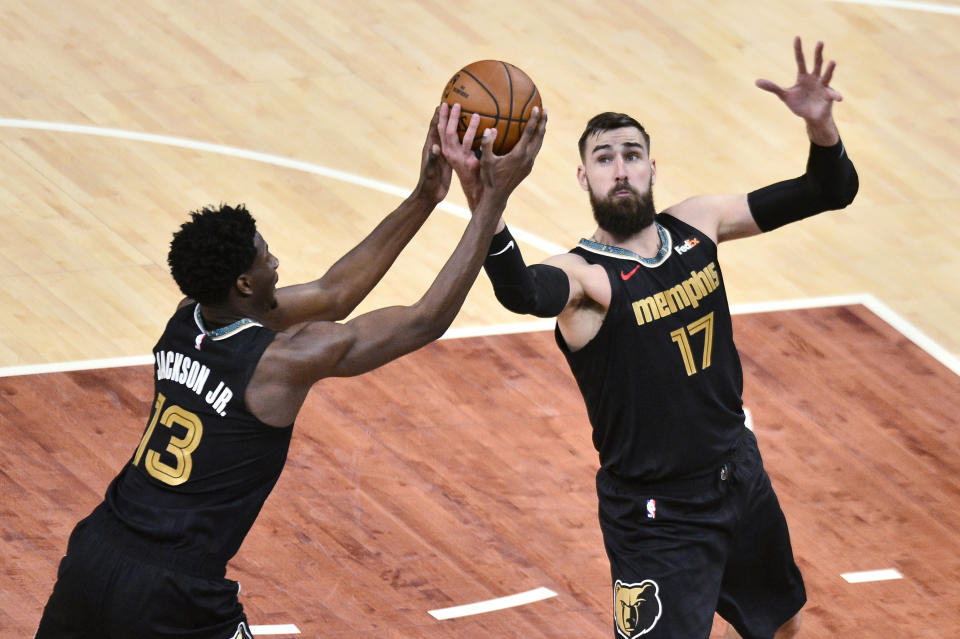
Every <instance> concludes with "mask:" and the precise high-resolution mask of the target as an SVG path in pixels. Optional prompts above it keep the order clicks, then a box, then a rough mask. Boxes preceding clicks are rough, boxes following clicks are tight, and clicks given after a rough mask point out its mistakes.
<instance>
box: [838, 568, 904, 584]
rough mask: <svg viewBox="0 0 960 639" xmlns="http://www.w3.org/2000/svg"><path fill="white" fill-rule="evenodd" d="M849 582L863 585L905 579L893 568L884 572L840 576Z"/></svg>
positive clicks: (851, 573) (867, 571) (850, 573)
mask: <svg viewBox="0 0 960 639" xmlns="http://www.w3.org/2000/svg"><path fill="white" fill-rule="evenodd" d="M840 576H841V577H843V578H844V579H846V580H847V583H851V584H862V583H868V582H871V581H890V580H891V579H903V575H901V574H900V573H899V572H898V571H896V570H894V569H893V568H885V569H883V570H864V571H863V572H845V573H843V574H842V575H840Z"/></svg>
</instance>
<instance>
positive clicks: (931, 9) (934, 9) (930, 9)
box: [832, 0, 960, 16]
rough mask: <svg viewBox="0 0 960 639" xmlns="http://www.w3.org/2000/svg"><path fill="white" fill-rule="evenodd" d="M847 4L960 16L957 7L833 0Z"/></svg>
mask: <svg viewBox="0 0 960 639" xmlns="http://www.w3.org/2000/svg"><path fill="white" fill-rule="evenodd" d="M832 1H833V2H844V3H846V4H865V5H868V6H871V7H889V8H891V9H909V10H910V11H925V12H927V13H946V14H949V15H955V16H960V7H957V6H955V5H946V4H934V3H932V2H906V1H905V0H832Z"/></svg>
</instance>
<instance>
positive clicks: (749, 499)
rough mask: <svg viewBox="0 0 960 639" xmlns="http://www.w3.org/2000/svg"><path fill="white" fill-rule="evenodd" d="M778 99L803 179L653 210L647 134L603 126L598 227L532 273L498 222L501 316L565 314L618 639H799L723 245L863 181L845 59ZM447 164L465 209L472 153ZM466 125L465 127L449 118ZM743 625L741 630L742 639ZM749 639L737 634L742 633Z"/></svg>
mask: <svg viewBox="0 0 960 639" xmlns="http://www.w3.org/2000/svg"><path fill="white" fill-rule="evenodd" d="M794 49H795V55H796V61H797V67H798V73H797V80H796V84H794V86H792V87H790V88H786V89H784V88H781V87H779V86H777V85H776V84H774V83H773V82H770V81H768V80H758V82H757V85H758V86H759V87H760V88H762V89H765V90H767V91H770V92H773V93H775V94H776V95H777V96H779V97H780V99H781V100H783V102H785V103H786V104H787V106H788V107H789V108H790V110H791V111H792V112H793V113H794V114H796V115H798V116H800V117H801V118H803V120H804V121H805V123H806V127H807V133H808V136H809V138H810V142H811V144H810V152H809V157H808V160H807V170H806V173H805V174H804V175H803V176H801V177H799V178H796V179H792V180H787V181H784V182H779V183H777V184H773V185H771V186H767V187H764V188H761V189H758V190H756V191H753V192H751V193H749V194H743V195H706V196H699V197H694V198H691V199H688V200H686V201H683V202H680V203H679V204H677V205H675V206H672V207H670V208H667V209H665V210H664V211H662V212H661V213H659V214H657V213H656V212H655V209H654V205H653V194H652V188H653V184H654V182H655V181H656V177H657V166H656V163H655V161H654V160H653V159H652V158H651V157H650V138H649V136H648V135H647V133H646V131H645V130H644V128H643V127H642V126H641V125H640V123H638V122H637V121H636V120H634V119H633V118H631V117H629V116H627V115H624V114H618V113H603V114H600V115H598V116H596V117H594V118H593V119H591V120H590V122H589V123H588V124H587V127H586V130H585V131H584V133H583V135H582V136H581V138H580V142H579V146H580V157H581V161H582V165H581V166H580V167H579V169H578V172H577V176H578V178H579V181H580V185H581V186H582V187H583V189H584V190H586V191H587V192H588V193H589V197H590V202H591V204H592V207H593V211H594V216H595V218H596V221H597V224H598V228H597V230H596V231H595V232H594V233H593V235H592V237H591V238H590V239H583V240H581V241H580V243H579V245H578V246H577V247H576V248H574V249H573V250H572V251H570V252H569V253H567V254H564V255H557V256H554V257H551V258H549V259H547V260H545V261H544V262H543V263H542V264H537V265H534V266H530V267H527V266H526V265H525V264H524V262H523V260H522V258H521V255H520V251H519V250H518V248H517V245H516V242H515V241H514V240H513V238H512V237H511V236H510V232H509V230H508V229H506V227H505V226H504V225H503V224H502V223H501V224H500V225H499V226H498V233H497V235H496V236H495V237H494V239H493V243H492V244H491V247H490V251H489V255H488V257H487V259H486V262H485V265H484V267H485V270H486V271H487V274H488V275H489V277H490V279H491V281H492V282H493V286H494V290H495V292H496V295H497V298H498V299H499V300H500V302H501V303H502V304H503V305H504V306H506V307H507V308H508V309H510V310H513V311H515V312H517V313H529V314H533V315H537V316H540V317H554V316H555V317H557V326H556V331H555V334H556V341H557V344H558V346H559V348H560V350H561V351H562V352H563V354H564V355H565V357H566V359H567V361H568V363H569V365H570V368H571V370H572V371H573V374H574V377H575V378H576V380H577V383H578V385H579V387H580V390H581V392H582V393H583V397H584V401H585V403H586V407H587V412H588V414H589V417H590V422H591V424H592V426H593V442H594V444H595V446H596V448H597V450H598V452H599V457H600V470H599V472H598V474H597V492H598V496H599V518H600V525H601V529H602V532H603V538H604V545H605V547H606V551H607V555H608V557H609V560H610V568H611V576H612V584H613V595H614V597H613V602H614V603H613V605H614V610H613V618H614V636H615V637H620V638H623V639H633V638H634V637H639V636H641V635H642V636H643V637H644V638H645V639H647V638H649V639H653V638H660V637H671V638H676V639H706V638H707V637H708V636H709V635H710V632H711V626H712V621H713V616H714V611H716V612H719V613H720V615H721V616H722V617H724V618H725V619H726V620H727V621H728V622H729V623H730V625H731V628H730V629H729V630H728V636H729V637H737V636H742V637H746V638H747V639H761V638H771V637H774V636H776V637H792V636H794V635H795V634H796V632H797V630H798V628H799V611H800V609H801V607H802V606H803V605H804V603H805V601H806V594H805V591H804V586H803V580H802V578H801V575H800V571H799V570H798V568H797V566H796V563H795V562H794V558H793V552H792V549H791V546H790V539H789V535H788V531H787V525H786V520H785V519H784V516H783V513H782V511H781V509H780V506H779V504H778V501H777V497H776V495H775V494H774V492H773V489H772V487H771V484H770V480H769V478H768V477H767V474H766V472H765V471H764V468H763V464H762V461H761V459H760V454H759V452H758V450H757V442H756V439H755V438H754V436H753V434H752V433H751V432H750V431H749V430H748V429H747V428H746V427H745V425H744V413H743V407H742V402H741V393H742V382H743V378H742V371H741V366H740V360H739V356H738V354H737V351H736V348H735V346H734V342H733V334H732V325H731V320H730V310H729V307H728V303H727V298H726V292H725V289H724V281H723V276H722V273H721V271H720V267H719V265H718V262H717V244H718V242H722V241H725V240H732V239H736V238H741V237H748V236H751V235H756V234H758V233H761V232H765V231H771V230H773V229H775V228H778V227H780V226H783V225H785V224H788V223H791V222H796V221H798V220H801V219H803V218H806V217H809V216H811V215H814V214H816V213H819V212H822V211H826V210H833V209H839V208H843V207H845V206H847V205H848V204H849V203H850V202H851V201H852V200H853V198H854V196H855V194H856V192H857V188H858V181H857V174H856V171H855V170H854V168H853V164H852V163H851V162H850V159H849V157H848V156H847V154H846V152H845V150H844V147H843V144H842V143H841V141H840V136H839V133H838V131H837V127H836V125H835V123H834V120H833V116H832V106H833V103H834V102H835V101H839V100H840V99H841V96H840V94H839V93H837V92H836V91H835V90H834V89H832V88H830V80H831V77H832V75H833V71H834V67H835V64H834V63H833V62H830V63H829V64H828V65H827V66H826V67H825V68H824V66H823V53H822V49H823V44H822V43H818V44H817V46H816V49H815V53H814V63H813V69H812V70H809V71H808V70H807V66H806V63H805V60H804V55H803V49H802V47H801V43H800V39H799V38H797V39H796V40H795V41H794ZM443 116H444V114H443V113H441V126H443V125H445V124H447V125H450V126H448V128H447V129H445V135H446V137H447V143H446V144H445V145H444V152H445V153H446V154H447V158H448V161H450V163H451V165H452V166H453V167H454V170H455V171H456V172H457V173H458V176H459V177H460V181H461V184H462V185H463V187H464V191H465V192H466V194H467V197H468V200H469V201H470V202H471V204H472V203H473V202H474V201H479V199H478V198H479V197H480V195H481V194H482V193H483V185H482V184H481V183H480V182H479V180H478V179H477V168H478V166H479V165H478V163H477V159H476V158H475V157H474V156H473V155H472V154H470V153H469V146H468V141H469V140H468V139H467V138H469V137H470V131H469V130H468V132H467V135H466V138H465V140H464V148H457V146H456V144H453V143H451V142H450V138H451V135H453V134H454V132H453V127H454V126H455V124H456V122H455V121H453V122H452V123H451V121H450V120H445V119H444V117H443ZM454 120H455V118H454ZM734 629H735V631H734ZM737 633H739V635H738V634H737Z"/></svg>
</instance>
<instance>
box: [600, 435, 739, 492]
mask: <svg viewBox="0 0 960 639" xmlns="http://www.w3.org/2000/svg"><path fill="white" fill-rule="evenodd" d="M752 437H753V433H751V432H750V431H749V430H746V432H745V433H744V434H743V435H741V436H740V437H739V438H738V439H737V442H736V444H734V446H733V448H732V449H731V450H729V451H728V452H727V453H725V454H724V455H722V456H721V457H719V458H718V459H717V460H716V461H714V462H713V463H712V464H710V466H709V467H708V468H706V469H704V470H702V471H700V472H697V473H694V474H692V475H687V476H684V477H667V478H664V479H653V480H645V479H628V478H624V477H620V476H618V475H614V474H613V473H611V472H609V471H607V470H605V469H604V468H600V470H598V471H597V478H598V479H599V480H602V481H606V482H607V483H609V484H610V485H612V486H615V487H619V488H622V489H624V490H629V491H633V492H639V493H650V494H654V495H657V494H659V495H665V496H670V495H677V496H679V495H691V494H696V493H699V492H703V491H705V490H709V489H711V488H713V487H715V486H717V484H719V483H721V482H725V481H729V480H731V479H732V478H733V473H734V468H735V467H736V460H737V458H738V457H740V451H741V450H742V449H743V447H744V444H745V443H748V442H749V440H750V438H752Z"/></svg>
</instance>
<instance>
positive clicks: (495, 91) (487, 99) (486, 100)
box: [441, 60, 543, 155]
mask: <svg viewBox="0 0 960 639" xmlns="http://www.w3.org/2000/svg"><path fill="white" fill-rule="evenodd" d="M441 100H442V101H443V102H446V103H447V104H449V105H450V106H453V105H454V104H457V103H459V104H460V108H461V111H460V121H459V122H458V123H457V135H458V136H459V137H460V141H461V142H462V141H463V134H464V133H466V132H467V126H468V125H469V124H470V116H471V115H472V114H474V113H476V114H477V115H479V116H480V127H479V128H478V129H477V135H476V137H475V138H474V140H473V145H472V148H473V149H478V148H480V141H481V139H482V138H483V130H484V129H496V130H497V139H496V140H494V142H493V152H494V153H496V154H497V155H503V154H504V153H507V152H509V151H510V149H512V148H513V147H514V145H515V144H516V143H517V141H518V140H519V139H520V134H521V133H523V128H524V126H525V125H526V123H527V120H528V119H529V118H530V113H531V112H532V111H533V107H538V108H540V109H542V108H543V105H542V103H541V101H540V92H539V91H537V87H536V85H534V83H533V80H531V79H530V76H528V75H527V74H526V73H524V72H523V71H521V70H520V69H519V68H517V67H515V66H513V65H512V64H510V63H509V62H501V61H500V60H480V61H479V62H473V63H471V64H468V65H467V66H465V67H463V68H462V69H460V70H459V71H457V72H456V73H454V74H453V77H452V78H450V81H449V82H447V86H446V87H444V89H443V97H442V98H441Z"/></svg>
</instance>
